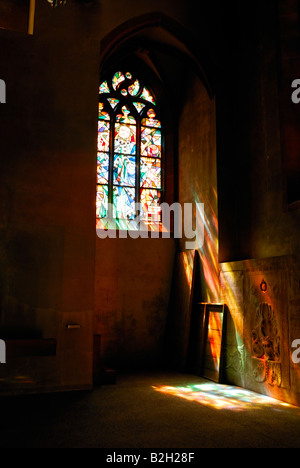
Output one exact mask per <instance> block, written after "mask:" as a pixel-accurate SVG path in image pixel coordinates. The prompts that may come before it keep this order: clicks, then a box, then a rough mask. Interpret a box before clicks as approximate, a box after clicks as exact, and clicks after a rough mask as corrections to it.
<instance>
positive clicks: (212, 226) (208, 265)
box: [194, 188, 220, 303]
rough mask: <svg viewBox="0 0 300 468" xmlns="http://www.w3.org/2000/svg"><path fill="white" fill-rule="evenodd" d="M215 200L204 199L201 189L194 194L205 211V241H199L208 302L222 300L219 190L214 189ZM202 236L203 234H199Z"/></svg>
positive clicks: (203, 216)
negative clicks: (217, 208)
mask: <svg viewBox="0 0 300 468" xmlns="http://www.w3.org/2000/svg"><path fill="white" fill-rule="evenodd" d="M212 193H213V195H212V196H213V201H212V202H210V201H209V200H208V199H206V200H204V197H203V196H202V195H201V192H200V189H199V190H198V193H197V194H194V198H195V201H196V203H198V204H199V206H201V204H202V203H203V204H204V213H201V216H202V222H203V225H204V242H203V241H202V242H199V243H198V249H199V254H200V258H201V263H202V268H203V275H204V279H205V283H206V284H205V291H206V298H205V301H206V302H208V303H219V302H220V268H219V226H218V218H217V214H216V211H215V209H214V208H213V205H214V206H217V191H216V189H215V188H213V189H212ZM197 237H199V238H201V236H197Z"/></svg>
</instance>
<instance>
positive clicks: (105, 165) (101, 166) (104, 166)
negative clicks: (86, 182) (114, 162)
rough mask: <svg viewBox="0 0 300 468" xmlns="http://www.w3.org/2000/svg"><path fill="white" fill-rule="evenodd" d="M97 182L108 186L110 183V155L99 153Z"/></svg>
mask: <svg viewBox="0 0 300 468" xmlns="http://www.w3.org/2000/svg"><path fill="white" fill-rule="evenodd" d="M97 182H98V184H108V182H109V154H108V153H98V156H97Z"/></svg>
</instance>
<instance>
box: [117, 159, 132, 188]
mask: <svg viewBox="0 0 300 468" xmlns="http://www.w3.org/2000/svg"><path fill="white" fill-rule="evenodd" d="M135 170H136V164H135V157H134V156H126V155H121V154H116V155H115V157H114V184H115V185H123V186H124V185H126V186H128V187H134V186H135Z"/></svg>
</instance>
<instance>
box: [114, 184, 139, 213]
mask: <svg viewBox="0 0 300 468" xmlns="http://www.w3.org/2000/svg"><path fill="white" fill-rule="evenodd" d="M113 209H114V211H113V217H114V218H117V219H134V218H135V189H134V188H127V187H116V186H114V191H113Z"/></svg>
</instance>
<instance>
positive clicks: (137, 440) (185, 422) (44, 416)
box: [0, 372, 300, 449]
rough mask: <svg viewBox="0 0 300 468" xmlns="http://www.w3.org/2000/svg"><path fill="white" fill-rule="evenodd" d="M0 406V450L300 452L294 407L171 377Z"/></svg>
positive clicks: (135, 378) (1, 401) (127, 380)
mask: <svg viewBox="0 0 300 468" xmlns="http://www.w3.org/2000/svg"><path fill="white" fill-rule="evenodd" d="M0 407H1V427H2V431H1V434H0V436H1V437H0V440H1V442H0V446H1V448H106V449H110V448H116V449H117V448H125V449H126V448H127V449H128V448H131V449H132V448H136V449H138V448H161V449H163V448H165V449H176V448H177V449H180V448H273V447H276V448H281V447H282V448H300V439H299V434H300V408H297V407H292V406H289V405H287V404H284V403H281V402H279V401H276V400H272V399H269V398H268V397H265V396H262V395H258V394H256V393H253V392H249V391H246V390H243V389H240V388H237V387H231V386H226V385H217V384H214V383H213V382H209V381H207V380H203V379H201V378H199V377H195V376H190V375H182V374H176V373H159V372H158V373H153V372H152V373H147V374H143V375H142V374H136V375H122V376H118V377H117V383H116V385H105V386H102V387H97V388H95V389H94V390H93V391H90V392H75V393H60V394H50V395H31V396H21V397H16V396H15V397H3V398H0Z"/></svg>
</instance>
